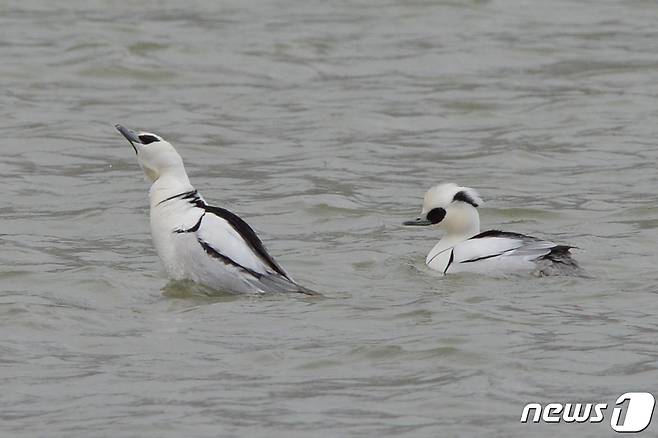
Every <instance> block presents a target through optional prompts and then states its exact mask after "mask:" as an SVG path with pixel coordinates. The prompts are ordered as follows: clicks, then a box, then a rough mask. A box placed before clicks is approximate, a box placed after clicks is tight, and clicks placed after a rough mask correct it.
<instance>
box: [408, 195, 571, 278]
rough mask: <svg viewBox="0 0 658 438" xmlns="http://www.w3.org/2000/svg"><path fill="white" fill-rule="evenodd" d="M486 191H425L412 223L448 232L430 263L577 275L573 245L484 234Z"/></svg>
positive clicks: (445, 269) (443, 268)
mask: <svg viewBox="0 0 658 438" xmlns="http://www.w3.org/2000/svg"><path fill="white" fill-rule="evenodd" d="M481 204H482V199H481V198H480V195H479V194H478V193H477V192H476V191H475V190H473V189H471V188H469V187H460V186H458V185H457V184H453V183H449V184H440V185H437V186H435V187H432V188H431V189H429V190H428V191H427V193H425V198H424V200H423V207H422V210H421V212H420V217H418V218H417V219H416V220H412V221H407V222H404V223H403V225H409V226H435V227H437V228H440V229H442V230H444V231H445V235H444V236H443V237H442V238H441V240H439V242H438V243H437V244H436V245H435V246H434V248H432V250H431V251H430V252H429V254H428V255H427V258H426V259H425V263H426V264H427V266H429V267H430V268H432V269H434V270H437V271H440V272H442V273H443V274H447V273H453V272H480V273H489V274H496V273H513V272H522V271H530V272H534V273H535V274H538V275H561V274H576V273H579V272H580V268H579V267H578V264H577V263H576V261H575V260H573V259H572V258H571V253H570V252H569V250H570V249H571V248H573V247H571V246H567V245H556V244H555V243H553V242H549V241H547V240H542V239H538V238H536V237H532V236H526V235H525V234H518V233H510V232H506V231H498V230H489V231H485V232H483V233H481V232H480V215H479V214H478V211H477V207H478V206H479V205H481Z"/></svg>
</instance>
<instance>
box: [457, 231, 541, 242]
mask: <svg viewBox="0 0 658 438" xmlns="http://www.w3.org/2000/svg"><path fill="white" fill-rule="evenodd" d="M485 237H508V238H511V239H527V240H539V239H537V238H536V237H532V236H526V235H525V234H520V233H511V232H509V231H500V230H488V231H483V232H482V233H480V234H478V235H476V236H473V237H471V238H470V239H469V240H472V239H484V238H485Z"/></svg>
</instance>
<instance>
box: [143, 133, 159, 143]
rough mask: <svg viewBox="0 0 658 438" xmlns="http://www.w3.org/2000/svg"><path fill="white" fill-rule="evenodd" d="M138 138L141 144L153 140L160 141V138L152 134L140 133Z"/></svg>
mask: <svg viewBox="0 0 658 438" xmlns="http://www.w3.org/2000/svg"><path fill="white" fill-rule="evenodd" d="M139 140H140V141H141V142H142V144H149V143H153V142H154V141H160V139H159V138H158V137H156V136H154V135H148V134H142V135H140V136H139Z"/></svg>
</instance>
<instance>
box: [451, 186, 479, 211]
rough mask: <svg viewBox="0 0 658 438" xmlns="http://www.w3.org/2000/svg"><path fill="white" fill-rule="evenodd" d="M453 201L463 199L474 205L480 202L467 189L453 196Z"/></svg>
mask: <svg viewBox="0 0 658 438" xmlns="http://www.w3.org/2000/svg"><path fill="white" fill-rule="evenodd" d="M452 200H453V201H462V202H465V203H467V204H471V205H472V206H473V207H477V206H478V203H477V202H475V200H474V199H473V198H471V197H470V196H469V195H468V193H466V192H465V191H463V190H462V191H461V192H457V194H456V195H455V196H454V197H453V198H452Z"/></svg>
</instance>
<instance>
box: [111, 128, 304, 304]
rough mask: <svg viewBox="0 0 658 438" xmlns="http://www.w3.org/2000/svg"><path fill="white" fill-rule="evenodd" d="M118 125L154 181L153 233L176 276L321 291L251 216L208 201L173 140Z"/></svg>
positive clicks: (246, 287) (242, 286)
mask: <svg viewBox="0 0 658 438" xmlns="http://www.w3.org/2000/svg"><path fill="white" fill-rule="evenodd" d="M116 128H117V130H118V131H119V132H120V133H121V134H123V136H124V137H126V139H127V140H128V141H129V142H130V144H131V145H132V147H133V149H134V150H135V153H136V154H137V161H138V162H139V165H140V166H141V168H142V170H143V171H144V173H145V174H146V178H147V179H148V180H149V181H150V182H151V189H150V191H149V196H150V201H151V202H150V203H151V209H150V210H151V213H150V216H151V235H152V237H153V242H154V244H155V249H156V250H157V252H158V255H159V256H160V258H161V259H162V262H163V263H164V266H165V269H166V271H167V274H168V275H169V276H170V277H171V278H172V279H174V280H193V281H195V282H197V283H200V284H203V285H205V286H207V287H209V288H212V289H216V290H220V291H224V292H232V293H267V292H297V293H303V294H309V295H313V294H315V293H314V292H313V291H311V290H309V289H307V288H305V287H303V286H300V285H299V284H297V283H295V281H294V280H293V279H292V277H291V276H290V274H288V273H287V272H286V271H285V270H284V269H283V268H282V267H281V265H279V264H278V263H277V262H275V261H274V259H273V258H272V256H271V255H270V254H269V253H268V252H267V250H266V249H265V246H264V245H263V243H262V242H261V240H260V239H259V238H258V236H257V235H256V233H255V232H254V230H253V229H251V227H250V226H249V225H247V223H246V222H245V221H243V220H242V219H240V217H238V216H237V215H235V214H233V213H231V212H230V211H228V210H226V209H224V208H221V207H213V206H210V205H208V204H207V203H206V201H205V200H204V199H203V198H202V197H201V195H200V194H199V192H198V191H197V190H196V189H195V188H194V187H193V186H192V184H190V180H189V178H188V177H187V173H186V172H185V167H184V166H183V160H182V159H181V157H180V155H178V153H177V152H176V149H174V147H173V146H172V145H171V144H170V143H169V142H167V141H165V140H164V139H163V138H162V137H160V136H158V135H156V134H152V133H150V132H139V133H137V132H135V131H132V130H130V129H128V128H125V127H123V126H121V125H116Z"/></svg>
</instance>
